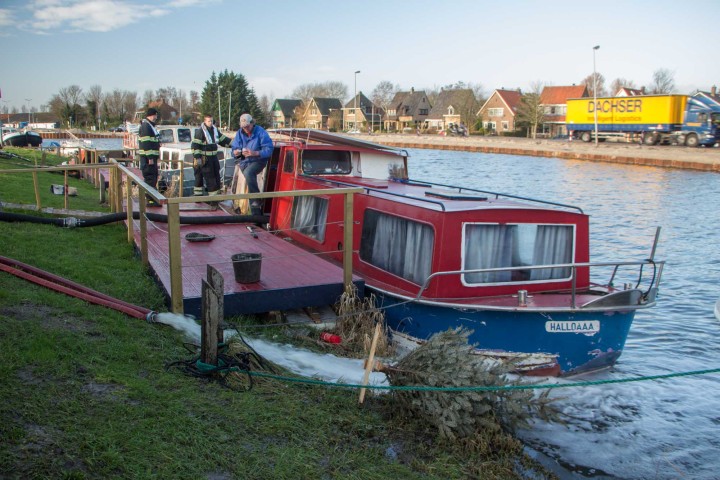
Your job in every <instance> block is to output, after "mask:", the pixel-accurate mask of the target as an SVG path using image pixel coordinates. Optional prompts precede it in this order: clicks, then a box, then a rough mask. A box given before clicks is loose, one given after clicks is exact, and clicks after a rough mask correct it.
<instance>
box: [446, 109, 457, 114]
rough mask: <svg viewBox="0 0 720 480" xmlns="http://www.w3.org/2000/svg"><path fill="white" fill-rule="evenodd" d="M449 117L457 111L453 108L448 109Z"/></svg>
mask: <svg viewBox="0 0 720 480" xmlns="http://www.w3.org/2000/svg"><path fill="white" fill-rule="evenodd" d="M447 112H448V115H455V109H454V108H453V107H448V110H447Z"/></svg>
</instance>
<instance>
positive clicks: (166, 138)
mask: <svg viewBox="0 0 720 480" xmlns="http://www.w3.org/2000/svg"><path fill="white" fill-rule="evenodd" d="M158 133H159V134H160V143H174V142H175V138H174V137H173V131H172V130H170V129H169V128H166V129H163V130H160V131H159V132H158Z"/></svg>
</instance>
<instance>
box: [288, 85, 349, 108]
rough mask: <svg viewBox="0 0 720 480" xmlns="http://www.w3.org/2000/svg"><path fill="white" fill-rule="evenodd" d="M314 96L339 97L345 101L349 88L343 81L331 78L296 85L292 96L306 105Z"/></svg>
mask: <svg viewBox="0 0 720 480" xmlns="http://www.w3.org/2000/svg"><path fill="white" fill-rule="evenodd" d="M313 97H321V98H339V99H340V101H342V102H344V101H345V100H346V99H347V98H348V88H347V86H346V85H345V84H344V83H342V82H337V81H332V80H331V81H327V82H323V83H305V84H303V85H300V86H298V87H296V88H295V90H293V92H292V94H291V98H297V99H300V100H302V101H303V103H304V104H305V105H308V104H309V103H310V99H312V98H313Z"/></svg>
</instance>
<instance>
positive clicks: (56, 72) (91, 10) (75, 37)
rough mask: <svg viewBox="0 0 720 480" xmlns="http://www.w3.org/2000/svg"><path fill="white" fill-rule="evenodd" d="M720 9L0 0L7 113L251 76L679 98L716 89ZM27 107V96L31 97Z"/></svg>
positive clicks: (282, 87)
mask: <svg viewBox="0 0 720 480" xmlns="http://www.w3.org/2000/svg"><path fill="white" fill-rule="evenodd" d="M719 14H720V2H718V1H717V0H707V1H706V0H700V1H693V2H690V3H687V2H678V1H677V0H673V1H666V0H655V1H652V2H650V1H615V0H607V1H604V2H578V1H564V0H559V1H552V0H549V1H545V2H540V1H507V2H497V1H492V2H490V1H484V0H467V1H466V0H453V1H450V2H446V1H441V0H434V1H426V0H415V1H400V0H385V1H380V0H363V1H355V0H331V1H325V0H318V1H313V0H307V1H300V0H297V1H290V0H287V1H286V0H256V1H235V0H224V1H223V0H157V1H147V0H128V1H124V0H2V1H0V72H2V73H0V90H1V91H2V102H3V103H1V105H3V106H5V105H7V106H9V107H10V108H12V107H13V106H15V107H17V108H18V109H20V110H23V106H24V105H25V104H27V103H29V104H30V105H32V106H34V107H36V108H38V107H39V106H40V105H42V104H46V103H47V102H48V101H49V99H50V98H51V96H52V95H53V94H55V93H57V91H58V90H59V89H60V88H63V87H67V86H70V85H79V86H80V87H82V88H83V90H84V91H87V89H88V88H89V87H91V86H92V85H100V86H102V88H103V91H104V92H109V91H112V90H113V89H115V88H119V89H122V90H130V91H136V92H138V94H139V95H140V96H142V94H143V92H144V91H145V90H147V89H153V90H155V89H157V88H161V87H166V86H174V87H176V88H178V89H182V90H185V92H186V93H187V92H189V91H190V90H198V91H201V90H202V87H203V85H204V83H205V81H206V80H207V79H208V78H209V77H210V75H211V74H212V72H213V71H215V72H220V71H223V70H225V69H227V70H229V71H233V72H235V73H241V74H243V75H244V76H245V77H246V78H247V80H248V81H249V83H250V84H251V86H252V87H253V88H254V89H255V91H256V93H257V94H258V96H260V95H263V94H267V95H268V96H269V97H270V98H271V99H273V98H283V97H287V96H288V95H289V94H290V93H291V92H292V90H293V89H294V88H295V87H296V86H298V85H301V84H304V83H310V82H325V81H328V80H333V81H341V82H343V83H345V84H346V85H347V86H348V91H349V92H350V94H352V91H353V88H354V80H355V76H354V73H353V72H355V71H356V70H360V71H361V73H360V74H358V75H357V89H358V90H359V91H363V92H365V93H367V94H369V93H370V92H371V91H372V90H373V88H374V87H375V86H376V85H377V84H378V82H380V81H382V80H389V81H391V82H393V83H396V84H399V85H400V86H401V88H402V89H404V90H405V89H410V87H415V88H416V89H421V88H432V87H435V86H437V87H439V86H443V85H447V84H450V83H455V82H458V81H464V82H466V83H467V82H472V83H475V84H478V83H479V84H481V85H482V86H483V87H484V89H485V92H486V93H490V92H492V90H493V89H495V88H501V87H505V88H518V87H519V88H523V89H527V88H529V87H530V84H531V83H533V82H543V83H545V84H549V85H572V84H573V83H579V82H580V81H581V80H582V79H583V78H584V77H586V76H587V75H589V74H591V73H592V70H593V50H592V47H593V46H594V45H600V49H599V50H598V51H597V52H596V64H597V71H598V72H599V73H602V74H603V75H604V77H605V79H606V82H607V84H608V85H609V83H610V82H611V81H612V80H614V79H615V78H618V77H622V78H626V79H628V80H632V81H633V82H635V84H636V85H637V86H640V85H646V84H649V83H650V82H651V80H652V74H653V72H654V71H655V70H657V69H660V68H664V69H668V70H670V71H672V72H674V78H675V84H676V86H677V90H678V93H690V92H692V91H694V90H695V89H702V90H709V89H710V87H711V86H712V85H715V84H718V83H719V82H720V62H718V60H717V53H716V44H715V38H716V36H717V35H716V34H717V31H718V27H717V19H718V18H720V15H719ZM25 99H31V101H30V102H26V100H25Z"/></svg>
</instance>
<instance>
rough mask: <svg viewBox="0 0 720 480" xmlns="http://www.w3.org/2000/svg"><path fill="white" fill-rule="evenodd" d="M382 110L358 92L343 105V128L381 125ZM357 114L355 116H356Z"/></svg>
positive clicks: (364, 128) (372, 127)
mask: <svg viewBox="0 0 720 480" xmlns="http://www.w3.org/2000/svg"><path fill="white" fill-rule="evenodd" d="M383 113H385V112H384V110H383V109H382V108H381V107H378V106H377V105H375V104H374V103H373V102H372V101H371V100H370V99H369V98H367V97H366V96H365V95H363V93H362V92H359V93H358V94H357V95H356V96H355V97H353V98H351V99H350V101H349V102H347V103H346V104H345V107H343V130H366V129H367V128H371V129H372V130H373V131H375V129H376V128H379V127H381V126H382V117H383ZM356 115H357V118H356Z"/></svg>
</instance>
